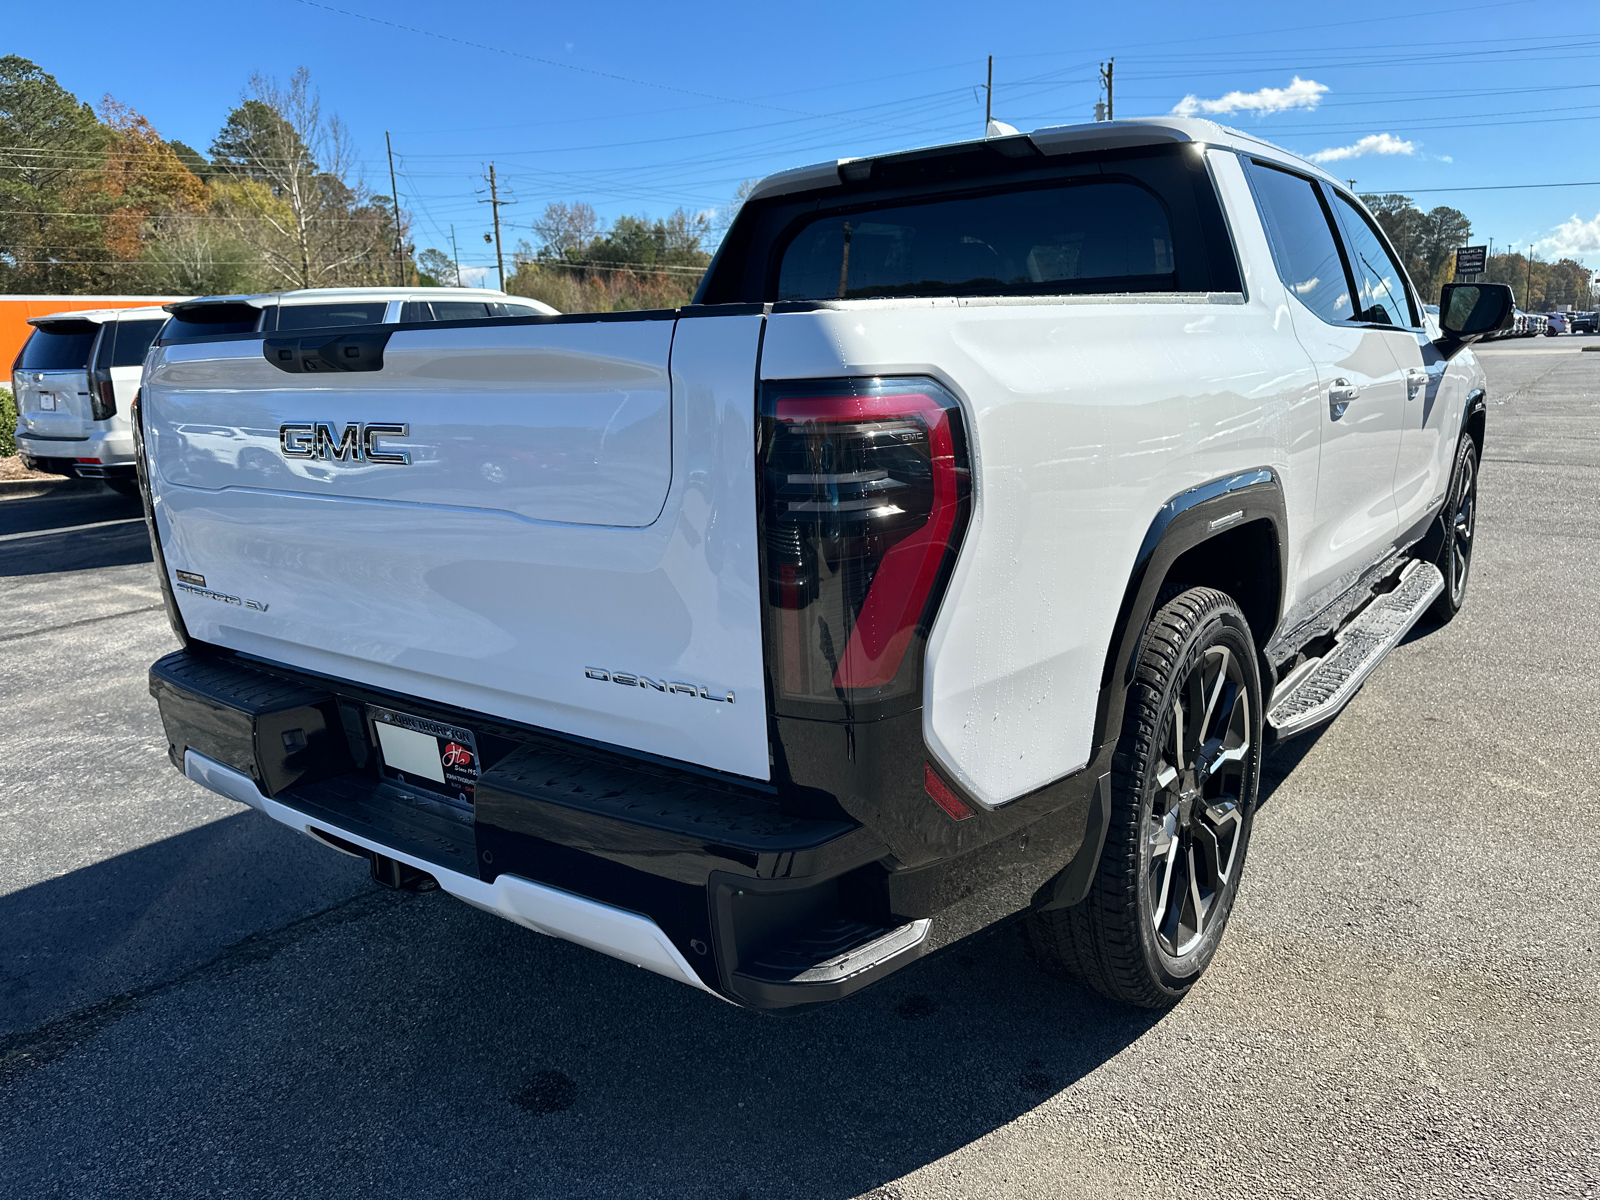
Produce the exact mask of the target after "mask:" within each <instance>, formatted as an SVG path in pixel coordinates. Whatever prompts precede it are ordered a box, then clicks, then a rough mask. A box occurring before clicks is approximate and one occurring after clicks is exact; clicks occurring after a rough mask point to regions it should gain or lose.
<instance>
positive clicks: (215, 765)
mask: <svg viewBox="0 0 1600 1200" xmlns="http://www.w3.org/2000/svg"><path fill="white" fill-rule="evenodd" d="M183 773H184V774H185V775H187V776H188V777H189V778H190V779H192V780H194V781H195V782H196V783H198V784H200V785H201V786H202V787H207V788H210V789H211V790H212V791H213V792H216V793H218V794H219V795H223V796H226V797H228V798H229V799H230V800H237V801H239V803H241V804H248V805H250V807H252V808H255V809H259V810H260V811H261V812H263V813H265V814H266V815H267V816H269V817H271V818H272V819H273V820H274V821H279V822H281V823H283V824H284V825H287V826H289V828H291V829H294V830H298V831H299V832H301V833H304V834H308V835H310V836H311V837H312V838H313V839H315V840H317V841H319V842H322V843H323V844H324V845H327V844H328V842H327V838H328V835H329V834H332V835H333V836H334V837H336V838H339V839H340V840H342V841H344V842H348V843H351V844H353V845H356V846H360V847H362V848H363V849H365V850H367V851H369V852H371V853H374V854H381V855H383V856H385V857H393V858H398V860H399V861H401V862H404V863H406V864H407V865H409V866H411V867H414V868H416V869H417V870H420V871H423V872H425V873H427V874H429V875H431V876H432V877H433V878H434V879H435V880H436V881H437V882H438V884H439V886H440V888H442V889H443V890H444V891H447V892H449V893H450V894H451V895H452V896H455V897H457V898H458V899H461V900H465V901H466V902H467V903H468V904H472V905H476V906H477V907H478V908H482V909H485V910H487V911H489V912H492V913H498V914H499V915H500V916H502V917H504V918H505V919H506V920H508V921H515V922H516V923H517V924H518V925H526V926H527V927H528V928H529V929H535V930H537V931H538V932H540V933H545V934H549V935H550V936H551V937H558V938H564V939H565V940H567V941H569V942H576V943H577V944H578V945H580V946H587V947H589V948H590V949H591V950H599V951H600V952H601V953H602V954H609V955H610V956H611V957H613V958H620V959H622V960H623V961H624V962H630V963H632V964H633V965H634V966H636V967H643V968H644V969H645V970H647V971H654V972H655V973H656V974H657V975H665V976H666V977H667V978H668V979H676V980H677V981H678V982H679V983H686V984H688V985H689V986H690V987H695V988H700V989H701V990H703V991H711V990H712V989H710V988H708V987H706V985H705V984H704V983H703V982H702V981H701V979H700V976H699V975H697V974H696V973H695V971H694V968H692V967H691V966H690V965H689V963H688V962H687V960H685V958H684V956H683V954H682V952H681V951H679V949H678V948H677V947H676V946H674V945H673V944H672V941H671V939H670V938H668V937H667V935H666V934H665V933H663V932H662V930H661V927H660V926H659V925H657V924H656V923H655V922H654V921H652V920H650V919H649V918H648V917H643V916H640V915H639V914H637V913H630V912H625V911H623V910H622V909H618V908H612V907H611V906H609V905H605V904H598V903H596V902H595V901H593V900H586V899H584V898H583V897H582V896H575V895H573V894H571V893H570V892H563V891H558V890H557V889H555V888H550V887H544V886H543V885H541V884H537V883H533V882H531V881H530V880H527V879H519V878H518V877H517V876H515V875H498V876H496V877H495V879H494V881H493V882H492V883H485V882H484V881H483V880H482V879H480V878H477V877H476V876H474V875H465V874H462V873H460V872H458V871H451V870H447V869H445V868H443V867H440V866H439V865H438V864H437V863H432V862H428V861H426V860H424V859H421V858H418V857H416V856H414V855H409V854H406V853H404V852H403V851H397V850H395V849H393V848H392V847H388V846H382V845H379V844H378V843H377V842H375V841H372V840H371V839H370V838H366V837H363V836H362V835H361V834H359V833H356V832H354V831H353V830H349V829H342V828H339V827H337V826H333V824H332V822H324V823H320V824H319V823H318V822H315V821H313V820H312V819H311V818H310V817H308V816H306V815H305V814H304V813H302V812H299V811H298V810H296V809H294V808H291V807H289V806H288V805H287V804H280V803H279V802H278V801H276V800H273V799H272V798H271V797H269V796H267V795H265V794H263V792H262V791H261V789H260V788H259V787H257V786H256V784H255V781H254V780H252V779H251V778H250V777H249V776H248V775H246V774H244V773H243V772H242V771H236V770H234V769H233V768H232V767H226V766H223V765H222V764H221V763H219V762H216V761H215V760H213V759H210V758H207V757H206V756H205V755H203V754H197V753H195V752H194V751H193V750H189V751H187V752H185V754H184V759H183ZM324 825H326V826H328V827H327V828H324ZM713 994H715V993H713Z"/></svg>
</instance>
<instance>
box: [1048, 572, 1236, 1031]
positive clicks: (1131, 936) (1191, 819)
mask: <svg viewBox="0 0 1600 1200" xmlns="http://www.w3.org/2000/svg"><path fill="white" fill-rule="evenodd" d="M1219 681H1220V685H1219ZM1195 710H1198V711H1200V712H1201V713H1202V714H1203V718H1202V720H1201V722H1200V723H1199V725H1198V726H1196V724H1195V723H1194V722H1193V721H1192V720H1188V719H1185V720H1184V721H1183V723H1182V724H1183V725H1184V726H1186V727H1187V730H1186V733H1187V736H1181V737H1180V729H1179V720H1178V717H1179V715H1180V714H1183V715H1184V716H1185V717H1187V714H1188V713H1190V712H1192V711H1195ZM1261 722H1262V703H1261V677H1260V674H1259V671H1258V669H1257V665H1256V650H1255V643H1254V641H1253V640H1252V638H1251V635H1250V626H1249V624H1248V622H1246V620H1245V617H1244V613H1242V612H1241V611H1240V610H1239V606H1238V605H1237V604H1235V603H1234V601H1233V599H1232V598H1231V597H1229V596H1227V595H1224V594H1223V593H1222V592H1218V591H1213V590H1211V589H1209V588H1194V589H1191V590H1189V591H1186V592H1183V593H1182V594H1181V595H1178V596H1177V597H1175V598H1173V599H1172V600H1170V601H1169V602H1167V603H1166V604H1165V605H1163V606H1162V607H1161V608H1160V609H1159V610H1158V611H1157V612H1156V614H1155V616H1154V617H1152V618H1151V620H1150V624H1149V626H1148V627H1147V629H1146V631H1145V637H1144V643H1143V646H1142V648H1141V650H1140V654H1139V665H1138V670H1137V672H1136V673H1135V676H1134V682H1133V685H1132V687H1130V688H1129V689H1128V700H1127V707H1126V710H1125V714H1124V718H1123V722H1122V736H1121V739H1120V740H1119V741H1118V743H1117V748H1116V752H1115V754H1114V755H1113V756H1112V766H1111V823H1110V826H1109V828H1108V829H1107V831H1106V844H1105V850H1104V852H1103V853H1102V854H1101V857H1100V866H1099V869H1098V871H1097V872H1096V873H1095V879H1094V883H1093V885H1092V886H1091V887H1090V889H1089V894H1088V896H1087V897H1085V898H1084V900H1083V901H1082V902H1080V903H1079V904H1076V905H1074V906H1073V907H1071V908H1064V909H1056V910H1051V911H1045V912H1038V913H1034V914H1033V916H1032V917H1031V919H1030V921H1029V935H1030V937H1031V939H1032V942H1033V946H1034V951H1035V953H1036V955H1037V956H1038V957H1039V959H1040V960H1041V961H1042V962H1044V963H1046V964H1049V965H1054V966H1057V967H1060V968H1062V969H1064V970H1065V971H1066V972H1067V973H1068V974H1070V975H1072V976H1074V977H1075V978H1077V979H1078V980H1079V981H1081V982H1083V983H1085V984H1087V985H1088V986H1089V987H1091V988H1093V989H1094V990H1095V991H1097V992H1100V993H1101V994H1102V995H1105V996H1109V997H1111V998H1112V999H1114V1000H1121V1001H1124V1002H1126V1003H1129V1004H1136V1005H1139V1006H1141V1007H1144V1008H1167V1007H1170V1006H1171V1005H1173V1004H1176V1003H1177V1002H1178V1001H1179V1000H1181V999H1183V997H1184V996H1185V995H1187V994H1188V992H1189V989H1190V988H1192V987H1193V986H1194V985H1195V982H1196V981H1197V980H1198V979H1199V978H1200V975H1201V974H1202V972H1204V971H1205V969H1206V967H1207V966H1208V965H1209V964H1210V962H1211V959H1212V957H1213V956H1214V955H1215V954H1216V950H1217V944H1218V943H1219V941H1220V940H1221V938H1222V933H1223V930H1224V929H1225V928H1226V926H1227V922H1228V915H1229V913H1230V912H1232V910H1233V902H1234V897H1235V896H1236V895H1237V894H1238V889H1239V876H1240V872H1241V871H1242V869H1243V867H1244V859H1245V852H1246V850H1247V849H1248V848H1249V844H1250V830H1251V827H1252V825H1253V824H1254V820H1255V804H1256V787H1257V784H1258V782H1259V780H1260V775H1261ZM1201 734H1203V735H1204V737H1201V736H1200V735H1201ZM1202 756H1203V757H1202ZM1202 761H1203V762H1205V763H1207V764H1208V767H1207V768H1205V769H1201V768H1200V767H1199V766H1198V764H1199V763H1200V762H1202ZM1183 764H1186V765H1183Z"/></svg>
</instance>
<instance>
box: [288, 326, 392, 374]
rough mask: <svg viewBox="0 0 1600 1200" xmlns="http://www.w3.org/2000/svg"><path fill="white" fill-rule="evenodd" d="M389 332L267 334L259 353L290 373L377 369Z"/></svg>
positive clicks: (381, 364)
mask: <svg viewBox="0 0 1600 1200" xmlns="http://www.w3.org/2000/svg"><path fill="white" fill-rule="evenodd" d="M388 341H389V331H388V330H384V331H383V332H381V333H375V332H363V333H332V334H330V333H320V334H312V335H311V336H309V337H268V338H263V339H262V340H261V353H262V355H263V356H264V357H265V358H266V360H267V361H268V362H269V363H271V364H272V365H273V366H275V367H277V368H278V370H280V371H288V372H289V373H290V374H291V375H300V374H308V375H309V374H313V373H323V372H331V371H381V370H383V348H384V346H385V345H387V344H388Z"/></svg>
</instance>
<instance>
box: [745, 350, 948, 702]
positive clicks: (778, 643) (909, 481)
mask: <svg viewBox="0 0 1600 1200" xmlns="http://www.w3.org/2000/svg"><path fill="white" fill-rule="evenodd" d="M760 455H761V484H762V496H761V512H762V523H763V530H762V532H763V547H762V549H763V560H764V567H763V570H764V574H765V579H764V590H765V620H766V630H765V632H766V653H767V662H768V669H769V672H770V675H771V679H772V690H773V699H774V701H775V703H776V706H777V709H778V711H779V712H780V713H782V714H785V715H790V716H803V717H813V718H820V719H835V720H837V719H842V718H851V719H856V720H870V719H875V718H878V717H884V716H889V715H892V714H893V713H895V712H901V711H905V710H908V709H911V708H914V707H916V706H917V705H918V704H919V703H920V702H921V697H922V652H923V645H924V642H925V640H926V638H927V633H928V627H929V625H930V624H931V623H932V621H933V617H934V613H935V611H936V610H937V608H938V602H939V599H940V597H941V595H942V594H943V591H944V585H945V582H946V581H947V580H948V578H949V574H950V571H951V569H952V568H953V566H954V564H955V557H956V552H957V550H958V549H959V547H960V544H961V538H962V535H963V534H964V533H965V532H966V527H967V517H968V509H969V506H970V498H971V478H972V473H971V463H970V459H969V451H968V444H967V435H966V428H965V425H964V423H963V420H962V414H961V406H960V404H959V403H958V402H957V400H956V399H955V397H953V396H952V395H950V394H949V393H948V392H947V391H945V390H944V389H943V388H942V387H940V386H939V385H938V384H936V383H934V382H933V381H932V380H930V379H850V380H828V381H822V382H814V383H790V382H785V383H770V384H767V385H765V386H764V387H763V390H762V397H761V443H760Z"/></svg>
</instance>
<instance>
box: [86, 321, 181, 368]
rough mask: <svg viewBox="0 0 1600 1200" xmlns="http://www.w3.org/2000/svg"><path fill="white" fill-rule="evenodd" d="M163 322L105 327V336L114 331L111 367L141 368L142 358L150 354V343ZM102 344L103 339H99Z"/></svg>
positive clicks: (109, 325)
mask: <svg viewBox="0 0 1600 1200" xmlns="http://www.w3.org/2000/svg"><path fill="white" fill-rule="evenodd" d="M165 324H166V322H165V321H118V322H116V323H115V324H110V323H108V324H107V325H106V336H107V337H110V336H111V331H112V330H113V329H115V330H116V334H117V341H116V347H115V348H114V349H113V350H112V351H111V364H110V365H111V366H113V367H142V366H143V365H144V357H145V355H146V354H148V353H149V352H150V343H151V342H153V341H155V340H156V334H158V333H160V332H161V327H162V326H163V325H165ZM101 340H102V342H103V341H104V340H105V339H101ZM96 365H98V364H96Z"/></svg>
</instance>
